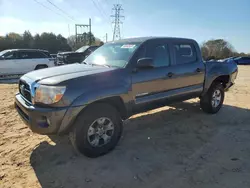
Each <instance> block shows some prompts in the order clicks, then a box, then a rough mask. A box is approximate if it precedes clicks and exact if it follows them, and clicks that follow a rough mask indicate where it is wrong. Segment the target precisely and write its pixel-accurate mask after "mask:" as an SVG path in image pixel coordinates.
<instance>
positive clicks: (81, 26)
mask: <svg viewBox="0 0 250 188" xmlns="http://www.w3.org/2000/svg"><path fill="white" fill-rule="evenodd" d="M85 28H87V29H89V45H91V43H92V35H91V19H89V24H75V33H76V34H75V35H76V43H79V42H83V41H84V42H86V32H85V33H84V32H81V30H82V29H85Z"/></svg>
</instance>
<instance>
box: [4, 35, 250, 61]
mask: <svg viewBox="0 0 250 188" xmlns="http://www.w3.org/2000/svg"><path fill="white" fill-rule="evenodd" d="M89 43H91V44H92V45H102V44H103V42H102V41H101V40H100V39H98V38H96V37H95V36H94V34H93V33H83V34H82V35H81V36H78V38H76V37H75V36H74V35H72V36H70V37H68V38H65V37H63V36H62V35H60V34H59V35H56V34H54V33H46V32H44V33H42V34H40V35H39V34H36V35H34V36H33V35H32V34H31V33H30V32H29V31H25V32H24V33H23V34H22V35H20V34H18V33H13V32H12V33H8V34H7V35H5V36H0V51H2V50H5V49H19V48H34V49H44V50H48V51H49V52H50V53H58V52H60V51H71V50H76V49H78V48H80V47H82V46H85V45H89ZM201 52H202V57H203V59H204V60H210V59H215V60H218V59H225V58H228V57H232V56H250V54H245V53H238V52H237V51H236V50H235V49H234V47H233V46H232V45H231V44H230V43H229V42H228V41H226V40H223V39H215V40H208V41H205V42H203V43H202V44H201Z"/></svg>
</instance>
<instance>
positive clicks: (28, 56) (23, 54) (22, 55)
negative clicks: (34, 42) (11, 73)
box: [19, 51, 31, 59]
mask: <svg viewBox="0 0 250 188" xmlns="http://www.w3.org/2000/svg"><path fill="white" fill-rule="evenodd" d="M19 59H31V54H30V52H28V51H27V52H25V51H23V52H19Z"/></svg>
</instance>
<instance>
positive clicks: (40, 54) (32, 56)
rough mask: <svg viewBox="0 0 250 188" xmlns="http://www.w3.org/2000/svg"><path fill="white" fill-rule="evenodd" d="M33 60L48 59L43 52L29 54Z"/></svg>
mask: <svg viewBox="0 0 250 188" xmlns="http://www.w3.org/2000/svg"><path fill="white" fill-rule="evenodd" d="M29 53H30V57H31V58H32V59H40V58H47V56H46V55H45V54H44V53H43V52H29Z"/></svg>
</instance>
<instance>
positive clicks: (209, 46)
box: [201, 39, 235, 60]
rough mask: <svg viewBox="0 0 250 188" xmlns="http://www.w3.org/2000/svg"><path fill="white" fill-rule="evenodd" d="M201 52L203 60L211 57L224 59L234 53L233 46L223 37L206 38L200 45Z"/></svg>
mask: <svg viewBox="0 0 250 188" xmlns="http://www.w3.org/2000/svg"><path fill="white" fill-rule="evenodd" d="M201 52H202V56H203V59H204V60H208V59H210V58H211V57H214V58H215V59H224V58H227V57H231V56H233V55H234V54H235V50H234V48H233V46H232V45H231V44H230V43H229V42H227V41H225V40H223V39H216V40H208V41H206V42H204V43H203V44H202V46H201Z"/></svg>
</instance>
